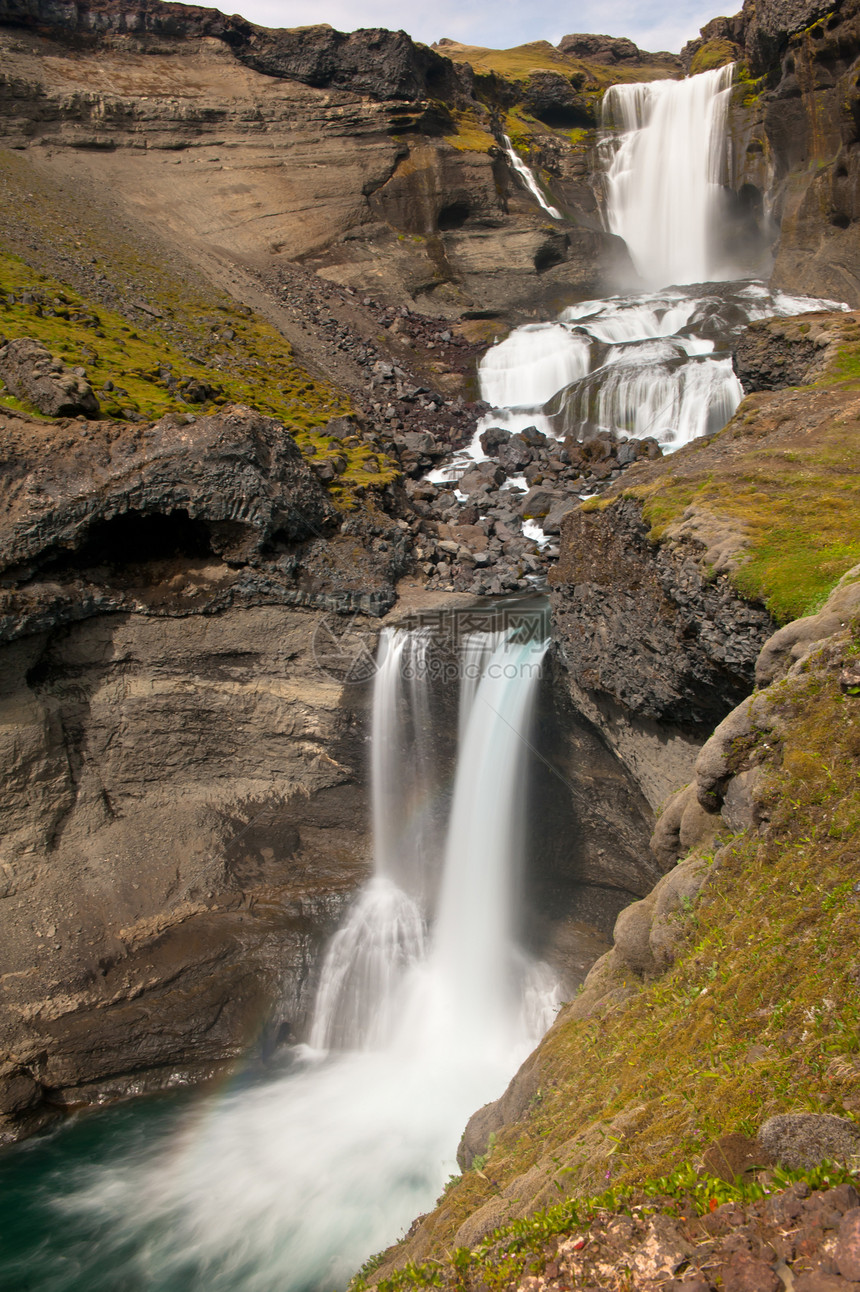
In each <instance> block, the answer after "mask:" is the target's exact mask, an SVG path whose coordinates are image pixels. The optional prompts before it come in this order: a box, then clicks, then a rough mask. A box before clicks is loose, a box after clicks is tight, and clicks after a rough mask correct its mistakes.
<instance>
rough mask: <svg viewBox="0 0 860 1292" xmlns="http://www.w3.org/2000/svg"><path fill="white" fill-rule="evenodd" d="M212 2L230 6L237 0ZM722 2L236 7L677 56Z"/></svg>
mask: <svg viewBox="0 0 860 1292" xmlns="http://www.w3.org/2000/svg"><path fill="white" fill-rule="evenodd" d="M207 2H208V3H211V4H214V5H215V7H217V8H220V9H221V10H222V11H225V12H228V13H229V12H230V11H231V4H230V0H207ZM236 2H237V0H233V3H236ZM718 5H719V0H677V3H676V4H674V5H672V6H669V5H667V4H666V2H665V0H580V2H579V3H578V4H576V5H571V4H564V3H563V2H560V0H531V3H529V2H528V0H238V10H237V11H238V12H239V13H241V14H242V16H243V17H245V18H247V19H249V20H250V21H251V22H255V23H259V24H260V26H263V27H303V26H308V25H309V24H311V23H318V22H327V23H329V24H330V25H331V26H332V27H337V28H338V29H339V30H340V31H354V30H355V29H356V28H357V27H389V28H391V29H392V30H397V29H398V28H401V27H402V28H404V30H406V31H408V32H409V34H410V36H412V37H413V38H414V39H415V40H420V41H423V42H424V43H425V44H427V45H429V44H432V43H433V41H436V40H439V39H441V37H442V36H449V37H451V39H452V40H458V41H461V42H462V43H463V44H466V45H485V46H490V47H491V48H493V49H509V48H510V47H511V46H512V45H522V44H524V43H525V42H526V41H529V40H548V41H550V42H551V43H552V44H553V45H555V44H557V43H558V41H559V40H560V39H561V37H562V36H564V35H566V34H567V33H568V32H581V31H594V32H600V33H605V34H606V35H609V36H629V37H630V39H631V40H633V41H635V42H636V44H637V45H639V46H640V48H642V49H647V50H652V51H656V50H660V49H668V50H671V51H672V52H673V53H677V52H678V51H679V50H680V48H681V46H682V45H683V44H684V43H685V42H686V41H688V40H691V39H693V37H695V36H697V35H698V34H699V28H700V27H701V26H702V25H703V24H704V23H706V22H708V21H709V19H711V18H714V17H716V16H717V14H718V13H720V12H721V10H720V9H719V7H718ZM739 8H740V0H734V3H732V0H730V3H729V6H728V9H727V10H726V12H728V13H733V12H734V11H735V9H739Z"/></svg>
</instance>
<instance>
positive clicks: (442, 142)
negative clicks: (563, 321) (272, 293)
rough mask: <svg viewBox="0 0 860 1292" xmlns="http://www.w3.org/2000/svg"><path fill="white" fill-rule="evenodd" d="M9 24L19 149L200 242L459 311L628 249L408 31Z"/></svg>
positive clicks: (97, 9)
mask: <svg viewBox="0 0 860 1292" xmlns="http://www.w3.org/2000/svg"><path fill="white" fill-rule="evenodd" d="M0 23H5V24H6V26H5V28H4V30H3V32H2V36H0V45H2V48H3V63H4V70H3V76H2V82H0V143H3V144H5V145H6V146H7V147H8V146H11V147H14V148H27V149H30V150H32V151H33V152H35V153H36V155H35V157H34V158H33V160H34V163H35V164H37V165H38V166H39V167H40V168H44V169H45V171H46V173H48V174H50V175H51V176H52V177H54V178H56V179H60V180H65V181H66V182H68V181H69V177H70V176H71V174H72V172H74V173H75V174H76V175H78V176H80V175H81V173H84V174H86V175H89V176H91V177H92V180H93V182H94V183H97V184H100V185H107V186H109V188H110V190H111V193H112V196H113V198H114V199H115V200H117V201H119V202H120V203H121V204H122V205H124V206H125V207H126V209H128V210H129V211H130V212H131V213H132V214H133V215H134V216H136V217H142V218H144V219H145V220H146V221H147V222H148V223H150V224H151V225H152V226H153V227H156V228H158V229H159V230H160V231H161V233H162V234H164V235H166V236H167V237H168V238H174V239H176V240H177V241H181V242H182V244H183V246H184V248H185V250H186V252H187V253H189V254H191V255H192V256H195V255H197V256H198V258H199V257H200V256H204V255H205V256H206V257H209V258H211V257H212V255H213V252H214V254H215V258H216V259H219V260H221V261H222V262H224V261H226V262H227V263H228V264H229V263H237V262H238V263H239V264H240V265H242V266H244V267H247V266H248V264H252V265H253V266H254V267H255V268H256V269H258V270H264V271H269V272H271V271H275V270H277V267H278V265H279V263H281V262H296V261H299V262H302V263H304V264H306V265H307V266H308V267H309V268H311V269H313V270H315V271H317V272H319V273H320V274H322V275H324V276H326V277H328V278H331V279H333V280H334V281H336V282H338V283H341V284H344V285H347V286H351V287H356V288H361V289H363V290H367V289H368V288H371V289H373V290H375V291H382V292H383V293H384V294H385V295H386V296H387V297H388V298H389V299H390V300H392V301H395V302H397V303H398V304H405V303H409V304H410V305H413V304H415V303H418V305H419V306H420V307H421V308H423V309H425V310H427V311H428V312H431V313H437V314H449V315H455V314H459V313H461V312H462V311H463V310H466V311H468V310H469V309H474V308H479V309H481V310H483V311H490V312H492V313H497V314H513V315H523V314H529V313H531V312H533V311H534V310H535V309H536V308H538V306H543V305H544V302H546V301H556V300H557V301H558V302H559V303H560V302H562V301H564V300H570V299H574V298H575V297H576V296H577V295H579V296H581V295H583V294H588V293H589V292H594V291H596V290H597V287H598V283H599V282H600V281H601V279H602V277H605V276H606V275H609V276H611V274H612V272H613V267H614V266H615V265H616V264H620V263H622V262H625V263H626V252H625V250H624V248H623V244H621V243H620V242H619V240H618V239H615V238H613V237H612V236H611V235H608V234H606V233H604V232H602V230H601V229H600V225H599V221H598V220H597V219H596V218H595V214H596V212H595V206H594V198H593V194H592V193H591V191H590V190H589V189H588V186H587V185H584V186H583V185H581V184H580V185H579V187H578V188H577V185H576V184H574V185H572V186H571V185H568V186H567V187H566V188H565V189H564V191H563V192H561V193H560V196H559V198H558V200H559V202H561V203H562V204H563V205H566V204H568V203H569V204H570V205H569V206H568V212H569V214H570V215H571V217H572V219H571V222H570V223H569V225H568V226H567V227H565V228H564V229H563V230H559V229H558V228H554V227H553V226H552V225H551V224H550V223H549V222H548V221H547V219H546V217H545V215H544V213H543V212H542V211H541V210H540V208H539V207H538V206H537V204H536V203H535V201H534V199H533V198H532V197H530V196H529V195H528V194H527V193H526V192H525V190H524V189H523V188H522V186H521V183H520V181H519V180H518V179H517V178H516V177H515V175H514V174H513V172H512V171H511V169H510V167H509V166H508V164H507V162H506V161H505V159H504V157H503V155H502V152H501V150H500V149H499V148H498V147H497V146H496V144H495V142H494V139H493V134H492V131H493V129H494V128H495V127H494V126H493V122H492V117H491V113H490V111H489V110H488V108H487V106H486V105H485V104H483V103H481V102H479V101H478V100H477V99H476V98H475V97H474V96H473V94H472V90H471V81H470V72H469V69H468V68H462V67H460V68H458V67H457V66H456V65H455V64H454V63H453V62H451V61H450V60H449V59H446V58H444V57H442V56H441V55H440V54H438V53H436V52H434V51H432V50H429V49H426V48H424V47H423V46H416V45H414V44H413V42H412V41H411V40H409V38H408V37H407V36H405V35H404V33H402V32H400V33H390V32H374V31H369V32H358V33H354V34H353V35H351V36H345V35H343V34H341V33H337V32H334V31H333V30H332V29H331V28H326V27H316V28H306V29H302V30H300V31H292V32H290V31H285V32H267V31H265V30H264V29H262V28H254V27H252V26H251V25H250V24H248V23H245V22H244V21H243V20H241V19H226V18H224V17H223V15H220V14H218V12H217V11H215V10H195V9H194V8H188V9H186V8H185V7H184V6H170V5H160V6H155V5H152V6H147V5H142V6H137V5H135V6H127V5H119V4H115V3H110V4H104V5H94V6H88V5H81V6H70V7H69V8H68V10H66V9H57V8H56V7H53V6H45V7H44V9H40V8H39V6H38V5H37V4H34V5H29V6H28V5H21V6H17V5H14V4H13V5H6V6H4V9H3V11H2V12H0ZM464 109H468V110H469V112H470V113H471V116H472V119H473V125H472V126H471V127H470V129H471V130H472V132H473V133H474V131H475V128H476V127H475V124H474V122H478V123H483V124H482V125H480V129H479V130H478V135H479V138H478V139H477V142H475V143H472V141H471V139H470V138H469V136H468V132H467V134H466V135H465V136H462V137H461V136H459V135H458V131H457V126H456V124H455V116H456V114H457V113H458V112H460V111H461V110H464ZM452 114H453V115H452ZM578 203H579V205H577V204H578Z"/></svg>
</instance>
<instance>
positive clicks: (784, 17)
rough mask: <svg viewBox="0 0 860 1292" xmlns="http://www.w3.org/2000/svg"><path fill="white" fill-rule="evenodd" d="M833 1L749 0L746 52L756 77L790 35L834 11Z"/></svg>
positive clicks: (769, 65)
mask: <svg viewBox="0 0 860 1292" xmlns="http://www.w3.org/2000/svg"><path fill="white" fill-rule="evenodd" d="M833 8H834V5H833V4H832V3H831V0H755V5H753V4H752V2H751V0H746V3H745V4H744V9H743V16H744V19H745V43H746V55H747V59H748V60H749V67H750V71H751V73H752V74H753V76H761V75H762V73H763V72H766V71H768V70H769V69H770V68H771V67H772V65H773V64H774V63H775V62H776V60H777V59H779V58H780V57H781V55H782V54H783V52H784V50H785V48H786V46H787V45H788V42H789V38H790V37H791V36H793V35H794V33H795V32H799V31H803V30H804V28H806V27H809V26H810V25H811V24H812V23H814V22H815V21H816V20H817V19H819V18H823V17H824V15H825V14H827V13H830V12H831V10H833Z"/></svg>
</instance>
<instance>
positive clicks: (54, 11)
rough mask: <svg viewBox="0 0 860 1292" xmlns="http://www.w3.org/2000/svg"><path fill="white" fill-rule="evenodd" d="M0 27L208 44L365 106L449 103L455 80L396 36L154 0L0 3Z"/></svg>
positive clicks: (433, 58)
mask: <svg viewBox="0 0 860 1292" xmlns="http://www.w3.org/2000/svg"><path fill="white" fill-rule="evenodd" d="M0 23H3V24H6V25H9V26H20V27H31V28H36V29H38V30H44V29H54V30H56V31H60V32H65V33H68V34H69V35H75V36H78V37H90V38H97V37H101V36H109V35H144V34H146V35H157V36H170V37H185V38H195V37H196V38H198V39H199V38H201V37H214V38H215V39H218V40H222V41H224V43H225V44H227V45H229V46H230V48H231V49H232V50H233V53H234V54H235V56H236V57H237V58H238V59H239V60H240V61H241V62H243V63H246V64H247V65H248V66H249V67H253V68H254V69H255V70H256V71H258V72H263V73H264V74H265V75H266V76H274V77H279V78H285V79H289V80H294V81H301V82H302V83H303V84H305V85H311V86H315V87H320V88H327V87H328V86H340V87H346V88H348V89H350V90H353V91H355V92H356V93H358V94H368V95H370V96H371V98H375V99H380V100H386V99H395V100H396V99H401V100H414V99H421V98H425V97H428V96H430V95H436V96H438V97H448V98H456V97H457V96H458V95H459V94H460V93H461V90H460V73H459V72H458V70H457V68H456V67H455V66H454V64H453V63H451V61H450V59H447V58H444V57H443V56H442V55H441V54H437V53H436V51H435V50H432V49H429V48H427V47H426V46H424V45H418V44H416V43H415V42H414V41H413V40H412V39H411V38H410V37H409V36H407V34H406V32H404V31H385V30H382V29H368V30H362V31H355V32H351V33H350V34H346V33H344V32H340V31H335V29H334V28H333V27H330V26H328V25H327V24H325V23H320V24H319V25H317V26H312V27H298V28H293V29H285V30H269V29H268V28H265V27H258V26H255V25H254V24H253V23H250V22H246V21H245V19H244V18H240V17H239V16H238V15H233V16H232V17H228V16H227V15H225V14H222V13H220V12H219V11H218V10H217V9H204V8H200V7H197V6H195V5H182V4H172V3H162V2H161V0H134V2H133V3H130V4H125V3H122V2H121V0H79V2H78V3H75V2H73V3H70V4H56V3H53V0H0Z"/></svg>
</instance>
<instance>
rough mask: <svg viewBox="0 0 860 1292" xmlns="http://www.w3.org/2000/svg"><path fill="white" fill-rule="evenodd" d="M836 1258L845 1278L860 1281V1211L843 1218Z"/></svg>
mask: <svg viewBox="0 0 860 1292" xmlns="http://www.w3.org/2000/svg"><path fill="white" fill-rule="evenodd" d="M834 1256H835V1259H836V1264H837V1265H838V1266H839V1272H840V1274H841V1275H842V1276H843V1277H844V1278H846V1279H853V1280H855V1281H860V1210H858V1209H856V1208H855V1209H854V1210H852V1211H849V1212H847V1214H846V1215H845V1216H843V1218H842V1223H841V1224H840V1226H839V1237H838V1238H837V1240H836V1251H835V1252H834Z"/></svg>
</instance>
